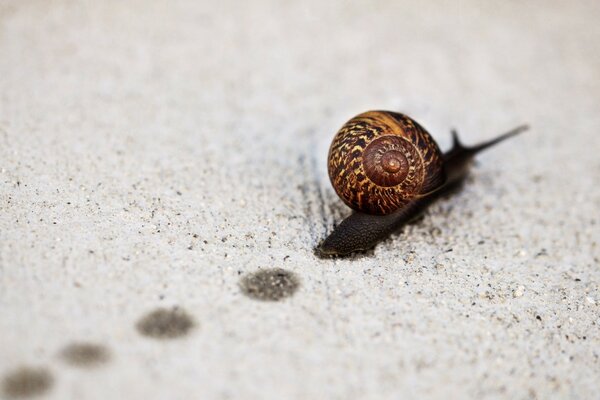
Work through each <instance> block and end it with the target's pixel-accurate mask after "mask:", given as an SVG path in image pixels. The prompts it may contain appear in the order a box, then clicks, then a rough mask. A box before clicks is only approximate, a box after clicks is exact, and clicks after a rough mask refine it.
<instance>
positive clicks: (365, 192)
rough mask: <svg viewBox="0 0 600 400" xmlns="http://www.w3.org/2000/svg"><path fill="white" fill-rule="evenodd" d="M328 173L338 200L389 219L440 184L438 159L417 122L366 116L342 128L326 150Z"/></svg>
mask: <svg viewBox="0 0 600 400" xmlns="http://www.w3.org/2000/svg"><path fill="white" fill-rule="evenodd" d="M328 171H329V178H330V179H331V183H332V184H333V187H334V189H335V191H336V193H337V194H338V195H339V196H340V198H341V199H342V200H343V201H344V202H345V203H346V204H347V205H348V206H349V207H351V208H353V209H355V210H358V211H362V212H365V213H369V214H390V213H393V212H394V211H396V210H398V209H399V208H401V207H403V206H404V205H406V204H407V203H409V202H410V201H411V200H413V199H415V198H417V197H418V196H419V195H423V194H426V193H429V192H432V191H434V190H435V189H436V188H439V187H440V186H441V185H442V184H443V183H444V181H445V174H444V168H443V160H442V153H441V151H440V149H439V147H438V145H437V144H436V143H435V141H434V140H433V138H432V137H431V136H430V135H429V133H427V131H426V130H425V129H423V127H421V126H420V125H419V124H418V123H417V122H416V121H414V120H413V119H411V118H409V117H407V116H406V115H403V114H399V113H394V112H389V111H369V112H366V113H363V114H360V115H357V116H356V117H354V118H352V119H351V120H350V121H348V122H346V124H344V126H342V128H341V129H340V130H339V132H338V133H337V134H336V136H335V137H334V139H333V142H332V144H331V147H330V149H329V157H328Z"/></svg>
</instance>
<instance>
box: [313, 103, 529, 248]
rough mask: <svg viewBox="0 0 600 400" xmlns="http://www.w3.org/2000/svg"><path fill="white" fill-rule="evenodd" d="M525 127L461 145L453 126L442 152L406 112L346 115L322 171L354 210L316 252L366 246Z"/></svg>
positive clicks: (453, 184)
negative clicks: (449, 142)
mask: <svg viewBox="0 0 600 400" xmlns="http://www.w3.org/2000/svg"><path fill="white" fill-rule="evenodd" d="M527 128H528V127H527V126H520V127H518V128H515V129H513V130H511V131H510V132H507V133H505V134H503V135H501V136H499V137H497V138H496V139H493V140H491V141H489V142H485V143H482V144H480V145H477V146H473V147H465V146H463V145H462V144H461V143H460V141H459V139H458V136H457V134H456V132H454V131H453V132H452V135H453V146H452V148H451V149H450V150H449V151H448V152H446V153H442V152H441V151H440V149H439V147H438V145H437V144H436V142H435V140H434V139H433V138H432V137H431V135H430V134H429V133H428V132H427V131H426V130H425V129H424V128H423V127H422V126H421V125H419V124H418V123H417V122H416V121H414V120H413V119H411V118H410V117H408V116H406V115H403V114H399V113H394V112H389V111H369V112H366V113H363V114H360V115H358V116H356V117H354V118H352V119H351V120H350V121H348V122H347V123H346V124H344V126H342V128H341V129H340V130H339V131H338V133H337V134H336V136H335V137H334V139H333V142H332V144H331V147H330V150H329V157H328V172H329V177H330V180H331V183H332V185H333V187H334V189H335V191H336V193H337V194H338V195H339V196H340V198H341V199H342V200H343V201H344V202H345V203H346V204H347V205H348V206H349V207H351V208H352V209H354V210H355V212H354V213H353V214H352V215H350V216H349V217H348V218H346V219H345V220H344V221H342V222H341V223H340V225H339V226H337V227H336V228H335V229H334V231H333V232H332V233H331V234H330V235H329V236H328V237H327V238H326V239H325V240H324V241H323V242H322V244H321V245H320V246H319V248H318V253H319V254H320V255H323V256H331V255H345V254H349V253H352V252H355V251H362V250H368V249H370V248H372V247H373V246H375V245H376V244H377V243H378V242H379V241H381V240H382V239H385V238H386V237H387V236H388V235H390V234H391V233H392V232H394V231H396V230H397V229H398V228H400V227H401V226H402V225H404V224H405V223H406V222H409V221H410V220H412V219H414V218H415V217H417V216H419V215H420V214H421V213H422V212H423V211H424V210H425V208H426V207H427V206H428V205H429V204H431V203H432V202H433V201H434V200H435V199H437V198H438V197H439V196H440V195H441V194H443V193H446V192H447V191H448V190H450V189H451V188H454V187H456V186H457V185H458V184H460V183H461V182H462V181H463V180H464V178H465V177H466V176H467V174H468V170H469V165H470V164H471V161H472V160H473V158H474V156H475V155H476V154H477V153H479V152H480V151H482V150H484V149H486V148H489V147H491V146H493V145H495V144H497V143H499V142H501V141H503V140H505V139H507V138H509V137H511V136H514V135H516V134H518V133H520V132H522V131H524V130H526V129H527Z"/></svg>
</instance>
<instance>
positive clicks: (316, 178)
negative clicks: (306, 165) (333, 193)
mask: <svg viewBox="0 0 600 400" xmlns="http://www.w3.org/2000/svg"><path fill="white" fill-rule="evenodd" d="M317 147H318V146H317V142H316V139H315V137H314V136H312V137H311V141H310V148H309V152H310V153H309V154H311V156H310V169H311V172H312V181H313V185H314V188H315V192H316V194H317V209H318V211H319V217H320V218H319V221H320V222H321V232H320V234H324V233H325V232H326V230H327V216H326V215H325V199H324V196H323V190H322V187H321V179H320V175H319V166H318V165H317V156H316V154H317Z"/></svg>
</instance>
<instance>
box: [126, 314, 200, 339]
mask: <svg viewBox="0 0 600 400" xmlns="http://www.w3.org/2000/svg"><path fill="white" fill-rule="evenodd" d="M194 325H195V323H194V320H193V319H192V318H191V317H190V316H189V315H188V314H187V313H186V312H185V311H184V310H182V309H181V308H179V307H173V308H170V309H167V308H158V309H156V310H154V311H152V312H150V313H148V314H146V315H145V316H144V317H142V318H141V319H140V320H139V321H138V322H137V324H136V328H137V330H138V332H139V333H140V334H142V335H144V336H148V337H152V338H155V339H174V338H178V337H182V336H185V335H187V334H188V333H189V331H190V330H191V329H192V328H193V327H194Z"/></svg>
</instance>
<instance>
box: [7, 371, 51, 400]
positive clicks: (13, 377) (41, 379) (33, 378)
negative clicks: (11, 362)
mask: <svg viewBox="0 0 600 400" xmlns="http://www.w3.org/2000/svg"><path fill="white" fill-rule="evenodd" d="M53 383H54V378H53V377H52V374H51V373H50V372H49V371H48V370H47V369H46V368H42V367H21V368H19V369H16V370H14V371H12V372H10V373H9V374H7V375H6V376H5V377H4V379H3V380H2V394H3V395H4V397H6V398H8V399H24V398H29V397H34V396H39V395H41V394H44V393H45V392H47V391H48V390H49V389H50V388H51V387H52V385H53Z"/></svg>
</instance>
